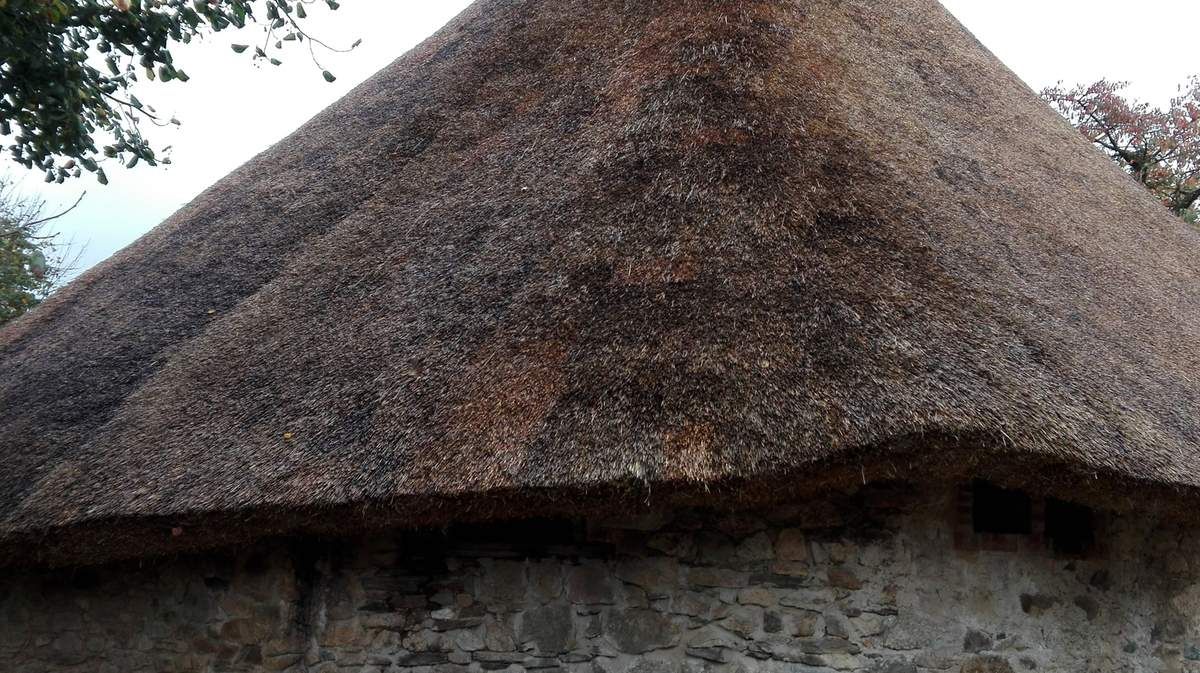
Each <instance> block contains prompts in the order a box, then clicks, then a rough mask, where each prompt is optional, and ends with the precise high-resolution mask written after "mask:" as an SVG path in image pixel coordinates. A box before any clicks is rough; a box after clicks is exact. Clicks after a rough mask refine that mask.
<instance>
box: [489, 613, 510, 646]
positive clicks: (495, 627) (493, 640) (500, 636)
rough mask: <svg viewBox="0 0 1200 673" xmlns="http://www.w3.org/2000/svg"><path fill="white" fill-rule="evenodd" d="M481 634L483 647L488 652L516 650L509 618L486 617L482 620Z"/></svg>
mask: <svg viewBox="0 0 1200 673" xmlns="http://www.w3.org/2000/svg"><path fill="white" fill-rule="evenodd" d="M483 634H484V635H483V641H484V645H485V646H486V647H487V649H489V650H493V651H495V652H512V651H513V650H515V649H517V641H516V636H515V634H514V633H513V628H512V618H511V617H505V616H492V615H488V616H487V617H486V618H484V622H483Z"/></svg>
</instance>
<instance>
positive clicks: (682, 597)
mask: <svg viewBox="0 0 1200 673" xmlns="http://www.w3.org/2000/svg"><path fill="white" fill-rule="evenodd" d="M671 611H672V612H676V613H678V614H681V615H689V616H691V617H696V618H698V619H701V620H703V621H706V622H712V621H716V620H718V619H722V618H724V617H725V616H726V615H728V614H729V606H728V605H727V604H725V603H723V602H721V600H720V599H719V598H716V597H714V596H709V595H706V594H703V593H698V592H694V591H681V592H679V593H677V594H676V596H675V600H674V601H673V602H672V604H671Z"/></svg>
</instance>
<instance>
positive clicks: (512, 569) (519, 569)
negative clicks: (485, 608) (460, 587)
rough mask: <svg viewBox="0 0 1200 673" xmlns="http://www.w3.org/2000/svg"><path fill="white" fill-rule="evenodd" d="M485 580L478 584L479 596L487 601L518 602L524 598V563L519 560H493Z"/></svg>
mask: <svg viewBox="0 0 1200 673" xmlns="http://www.w3.org/2000/svg"><path fill="white" fill-rule="evenodd" d="M491 565H492V567H491V568H490V569H489V572H488V576H487V580H486V581H484V582H483V583H482V584H481V586H480V592H479V593H480V598H481V599H482V600H484V601H487V602H499V603H520V602H521V601H523V600H524V598H525V587H526V578H525V564H524V563H522V562H520V561H507V560H505V561H494V562H492V564H491Z"/></svg>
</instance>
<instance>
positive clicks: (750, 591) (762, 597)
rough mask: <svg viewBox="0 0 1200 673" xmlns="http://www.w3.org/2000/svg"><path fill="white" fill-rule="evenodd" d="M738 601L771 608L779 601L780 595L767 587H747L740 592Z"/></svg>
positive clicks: (743, 603)
mask: <svg viewBox="0 0 1200 673" xmlns="http://www.w3.org/2000/svg"><path fill="white" fill-rule="evenodd" d="M737 602H738V603H741V604H742V605H758V606H760V607H764V608H769V607H771V606H773V605H775V604H776V603H778V602H779V596H778V595H777V593H776V592H774V591H771V590H770V589H768V588H766V587H747V588H745V589H742V590H741V591H739V592H738V595H737Z"/></svg>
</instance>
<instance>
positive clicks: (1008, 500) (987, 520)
mask: <svg viewBox="0 0 1200 673" xmlns="http://www.w3.org/2000/svg"><path fill="white" fill-rule="evenodd" d="M971 491H972V497H971V500H972V507H971V519H972V524H973V525H974V527H975V532H976V533H994V534H998V535H1030V534H1032V533H1033V501H1032V500H1030V498H1029V495H1028V494H1026V493H1022V492H1021V491H1014V490H1009V489H1006V488H1000V487H999V486H996V485H995V484H989V483H988V482H986V481H976V482H975V483H974V484H972V486H971Z"/></svg>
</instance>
